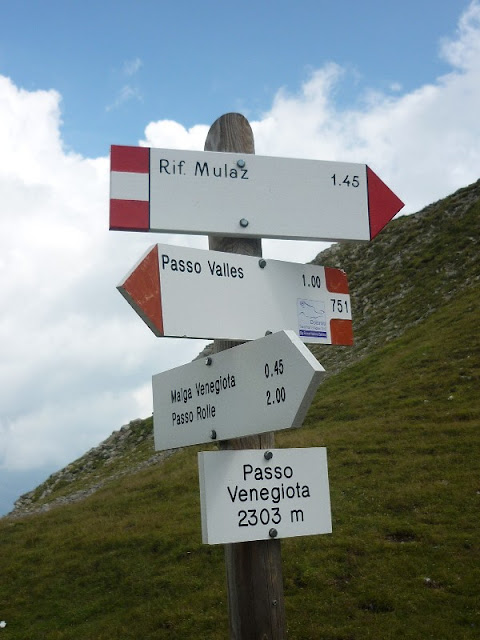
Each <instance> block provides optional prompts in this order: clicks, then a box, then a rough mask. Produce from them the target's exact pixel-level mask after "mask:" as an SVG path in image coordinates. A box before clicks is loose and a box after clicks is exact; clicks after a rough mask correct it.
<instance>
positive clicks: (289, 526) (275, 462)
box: [198, 447, 332, 544]
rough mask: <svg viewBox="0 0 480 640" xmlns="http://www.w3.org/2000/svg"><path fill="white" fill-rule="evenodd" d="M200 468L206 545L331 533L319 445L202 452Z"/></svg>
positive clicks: (322, 451)
mask: <svg viewBox="0 0 480 640" xmlns="http://www.w3.org/2000/svg"><path fill="white" fill-rule="evenodd" d="M270 456H271V457H270ZM198 472H199V480H200V503H201V513H202V540H203V542H204V543H206V544H227V543H231V542H247V541H251V540H269V539H272V538H277V537H278V538H290V537H295V536H308V535H315V534H320V533H331V532H332V519H331V511H330V493H329V484H328V470H327V452H326V449H325V448H323V447H316V448H311V449H272V450H270V451H269V452H266V451H262V450H260V449H253V450H242V451H206V452H201V453H199V454H198Z"/></svg>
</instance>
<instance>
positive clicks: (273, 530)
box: [268, 528, 278, 538]
mask: <svg viewBox="0 0 480 640" xmlns="http://www.w3.org/2000/svg"><path fill="white" fill-rule="evenodd" d="M268 535H269V536H270V538H276V537H277V536H278V531H277V530H276V529H273V528H272V529H270V531H269V532H268Z"/></svg>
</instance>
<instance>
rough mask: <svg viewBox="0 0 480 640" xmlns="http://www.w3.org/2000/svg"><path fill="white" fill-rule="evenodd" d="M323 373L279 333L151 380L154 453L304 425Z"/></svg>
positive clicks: (288, 335) (290, 337)
mask: <svg viewBox="0 0 480 640" xmlns="http://www.w3.org/2000/svg"><path fill="white" fill-rule="evenodd" d="M323 374H324V368H323V367H322V365H321V364H320V363H319V362H318V361H317V360H316V358H315V357H314V356H313V355H312V353H311V352H310V351H309V350H308V349H307V347H306V346H305V345H304V344H303V342H301V340H300V339H299V338H298V337H297V336H296V335H295V334H294V333H293V331H279V332H278V333H275V334H272V335H269V336H265V337H264V338H259V339H258V340H254V341H252V342H247V343H245V344H241V345H239V346H237V347H233V348H232V349H227V350H226V351H222V352H220V353H216V354H213V355H212V356H209V357H208V358H203V359H200V360H195V361H194V362H190V363H189V364H186V365H183V366H181V367H176V368H175V369H170V370H169V371H165V372H163V373H159V374H157V375H155V376H153V378H152V384H153V426H154V438H155V449H156V450H164V449H174V448H176V447H184V446H188V445H193V444H200V443H202V442H211V441H212V440H229V439H231V438H240V437H243V436H248V435H254V434H257V433H264V432H267V431H277V430H279V429H289V428H291V427H299V426H301V424H302V422H303V419H304V417H305V415H306V413H307V411H308V408H309V407H310V403H311V401H312V399H313V396H314V394H315V392H316V390H317V388H318V385H319V384H320V381H321V378H322V376H323Z"/></svg>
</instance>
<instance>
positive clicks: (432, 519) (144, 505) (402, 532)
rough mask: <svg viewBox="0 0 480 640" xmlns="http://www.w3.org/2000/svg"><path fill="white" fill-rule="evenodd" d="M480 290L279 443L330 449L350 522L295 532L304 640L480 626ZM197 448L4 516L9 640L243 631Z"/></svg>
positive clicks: (332, 392) (327, 390)
mask: <svg viewBox="0 0 480 640" xmlns="http://www.w3.org/2000/svg"><path fill="white" fill-rule="evenodd" d="M479 300H480V287H479V286H478V285H477V286H476V287H471V288H470V289H467V290H464V291H463V292H462V293H461V294H460V295H459V296H457V297H456V298H453V299H452V301H451V302H450V303H449V304H447V305H445V306H444V307H443V308H442V309H440V310H439V311H437V312H436V313H434V314H432V315H430V316H429V317H428V319H427V320H426V321H425V322H423V323H422V324H420V325H418V326H417V327H414V328H412V329H410V330H409V331H408V332H407V333H406V334H405V335H403V336H402V337H401V338H399V339H397V340H394V341H391V342H389V343H388V344H386V345H385V346H384V347H382V348H380V349H378V350H376V351H375V352H373V353H372V354H371V355H370V356H369V357H367V358H365V359H363V360H362V361H360V362H358V363H357V364H355V365H353V366H351V367H349V368H347V369H345V370H344V371H343V372H342V373H340V374H338V375H336V376H332V377H330V378H329V379H327V380H326V382H325V383H324V384H323V385H322V386H321V387H320V389H319V391H318V393H317V395H316V397H315V400H314V402H313V403H312V406H311V409H310V411H309V414H308V416H307V419H306V421H305V425H304V426H303V427H302V428H301V429H299V430H295V431H289V432H281V433H278V434H277V435H276V443H277V446H279V447H310V446H326V447H327V451H328V461H329V477H330V489H331V503H332V517H333V533H332V534H331V535H327V536H310V537H304V538H292V539H286V540H283V541H282V556H283V575H284V585H285V601H286V613H287V625H288V630H289V636H288V637H289V638H290V639H292V640H307V639H324V640H366V639H375V640H390V639H396V638H402V639H403V640H419V639H422V640H423V639H425V638H432V639H435V640H469V639H472V640H473V639H474V638H478V637H479V636H480V596H479V593H480V589H479V585H480V517H479V513H480V435H479V434H480V394H479V388H480V336H479V331H478V326H479V320H480V303H479ZM205 448H208V447H202V449H205ZM198 450H199V448H188V449H186V450H184V451H181V452H179V453H177V454H175V455H174V456H172V457H171V458H169V459H168V460H167V461H166V462H165V463H163V464H162V465H159V466H156V467H152V468H149V469H146V470H144V471H141V472H139V473H136V474H134V475H129V476H125V477H122V478H120V479H118V480H114V481H112V482H111V483H110V484H108V485H107V486H105V487H104V488H103V489H101V490H99V491H98V492H97V493H96V494H94V495H92V496H91V497H90V498H88V499H86V500H84V501H82V502H80V503H76V504H72V505H67V506H64V507H60V508H57V509H54V510H52V511H50V512H48V513H45V514H40V515H36V516H30V517H26V518H23V519H20V520H10V519H2V520H0V576H1V577H0V620H5V621H6V622H7V627H6V628H4V629H0V634H1V636H0V637H1V640H13V639H18V640H20V639H21V640H30V639H31V640H70V639H71V640H73V639H75V640H78V639H79V638H81V639H82V640H89V639H92V640H113V639H122V640H128V639H130V638H131V639H135V640H138V639H139V638H141V639H142V640H149V639H152V640H153V639H154V638H155V639H158V638H168V639H170V640H171V639H177V638H178V639H180V638H182V639H189V638H202V639H203V638H208V639H210V638H211V639H213V640H216V639H218V640H220V639H225V638H227V637H228V622H227V596H226V590H225V577H224V561H223V548H222V547H216V546H215V547H209V546H207V545H203V544H202V543H201V532H200V507H199V491H198V478H197V467H196V452H197V451H198ZM119 464H120V463H119Z"/></svg>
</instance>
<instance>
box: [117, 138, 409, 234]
mask: <svg viewBox="0 0 480 640" xmlns="http://www.w3.org/2000/svg"><path fill="white" fill-rule="evenodd" d="M402 207H403V202H402V201H401V200H400V198H398V197H397V196H396V195H395V194H394V193H393V191H391V190H390V189H389V187H387V185H386V184H385V183H384V182H383V181H382V180H380V178H379V177H378V176H377V175H376V174H375V173H374V172H373V171H372V169H370V167H368V166H367V165H365V164H358V163H352V162H330V161H323V160H300V159H295V158H277V157H268V156H256V155H251V154H240V153H223V152H213V151H181V150H178V149H176V150H172V149H149V148H148V147H124V146H115V145H114V146H112V149H111V170H110V228H111V229H116V230H120V231H151V232H152V231H153V232H158V233H188V234H202V235H213V236H215V235H219V236H235V237H247V238H248V237H250V238H284V239H290V240H327V241H328V240H371V239H372V238H374V237H375V236H376V235H377V234H378V233H379V232H380V231H381V230H382V229H383V227H384V226H385V225H386V224H387V223H388V222H389V221H390V220H391V219H392V218H393V217H394V216H395V215H396V214H397V213H398V212H399V211H400V209H401V208H402Z"/></svg>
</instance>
